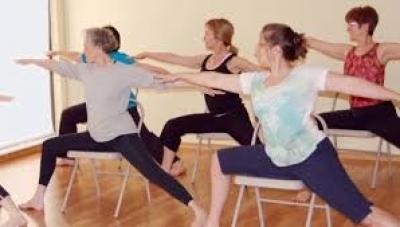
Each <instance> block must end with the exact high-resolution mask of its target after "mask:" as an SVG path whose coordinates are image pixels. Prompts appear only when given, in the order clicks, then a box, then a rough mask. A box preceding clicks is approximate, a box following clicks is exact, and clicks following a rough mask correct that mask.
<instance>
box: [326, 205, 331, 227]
mask: <svg viewBox="0 0 400 227" xmlns="http://www.w3.org/2000/svg"><path fill="white" fill-rule="evenodd" d="M325 216H326V226H327V227H332V218H331V208H330V206H329V205H328V204H325Z"/></svg>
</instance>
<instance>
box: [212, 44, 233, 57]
mask: <svg viewBox="0 0 400 227" xmlns="http://www.w3.org/2000/svg"><path fill="white" fill-rule="evenodd" d="M212 53H213V55H216V56H221V55H226V54H228V53H229V51H228V50H226V47H225V46H219V47H216V48H214V49H213V50H212Z"/></svg>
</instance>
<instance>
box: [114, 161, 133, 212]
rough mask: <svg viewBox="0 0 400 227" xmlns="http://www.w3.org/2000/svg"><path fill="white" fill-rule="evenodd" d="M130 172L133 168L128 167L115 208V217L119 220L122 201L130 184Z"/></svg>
mask: <svg viewBox="0 0 400 227" xmlns="http://www.w3.org/2000/svg"><path fill="white" fill-rule="evenodd" d="M130 171H131V168H130V167H127V169H126V171H125V173H124V180H123V182H122V186H121V191H120V192H119V196H118V202H117V206H116V207H115V211H114V217H115V218H117V217H118V216H119V211H120V210H121V205H122V199H123V197H124V193H125V189H126V185H127V183H128V180H129V173H130Z"/></svg>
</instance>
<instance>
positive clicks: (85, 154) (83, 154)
mask: <svg viewBox="0 0 400 227" xmlns="http://www.w3.org/2000/svg"><path fill="white" fill-rule="evenodd" d="M67 157H69V158H88V159H108V160H109V159H121V158H123V156H122V155H121V153H119V152H103V151H102V152H94V151H73V150H71V151H68V153H67Z"/></svg>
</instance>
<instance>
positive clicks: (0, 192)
mask: <svg viewBox="0 0 400 227" xmlns="http://www.w3.org/2000/svg"><path fill="white" fill-rule="evenodd" d="M9 195H10V194H8V192H7V191H6V190H5V189H4V188H3V186H1V185H0V201H1V200H2V199H4V198H5V197H7V196H9Z"/></svg>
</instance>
